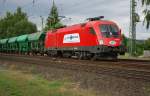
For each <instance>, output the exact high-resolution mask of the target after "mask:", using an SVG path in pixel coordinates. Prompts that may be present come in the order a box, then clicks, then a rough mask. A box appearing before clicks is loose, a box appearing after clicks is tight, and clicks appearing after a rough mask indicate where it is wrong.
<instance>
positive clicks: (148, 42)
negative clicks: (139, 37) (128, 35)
mask: <svg viewBox="0 0 150 96" xmlns="http://www.w3.org/2000/svg"><path fill="white" fill-rule="evenodd" d="M144 49H145V50H150V38H149V39H147V40H146V41H145V46H144Z"/></svg>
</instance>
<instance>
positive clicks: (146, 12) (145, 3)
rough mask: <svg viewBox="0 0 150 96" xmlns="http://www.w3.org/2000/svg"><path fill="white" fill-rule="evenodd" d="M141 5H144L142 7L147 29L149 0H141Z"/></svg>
mask: <svg viewBox="0 0 150 96" xmlns="http://www.w3.org/2000/svg"><path fill="white" fill-rule="evenodd" d="M141 1H142V5H143V6H144V7H145V9H144V11H143V12H144V15H145V17H144V23H145V24H146V28H147V29H149V27H150V0H141Z"/></svg>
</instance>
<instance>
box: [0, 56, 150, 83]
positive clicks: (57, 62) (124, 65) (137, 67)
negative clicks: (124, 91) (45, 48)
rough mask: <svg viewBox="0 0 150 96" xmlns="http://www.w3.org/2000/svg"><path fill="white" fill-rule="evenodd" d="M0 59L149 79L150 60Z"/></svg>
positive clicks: (7, 57) (29, 57)
mask: <svg viewBox="0 0 150 96" xmlns="http://www.w3.org/2000/svg"><path fill="white" fill-rule="evenodd" d="M0 60H5V61H6V60H7V61H8V60H9V61H15V62H20V63H21V62H23V63H26V64H32V65H33V64H35V65H38V66H44V67H55V68H61V69H68V70H75V71H85V72H90V73H94V74H98V75H102V74H103V75H110V76H117V77H121V78H130V79H138V80H146V81H150V61H148V60H147V61H145V60H128V59H125V60H124V59H120V60H118V61H113V62H112V61H89V60H76V59H66V58H50V57H43V56H23V55H21V56H19V55H6V54H5V55H4V54H3V55H1V56H0Z"/></svg>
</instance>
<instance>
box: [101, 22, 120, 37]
mask: <svg viewBox="0 0 150 96" xmlns="http://www.w3.org/2000/svg"><path fill="white" fill-rule="evenodd" d="M100 31H101V32H102V36H103V37H119V30H118V28H117V26H116V25H108V24H104V25H100Z"/></svg>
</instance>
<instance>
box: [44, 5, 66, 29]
mask: <svg viewBox="0 0 150 96" xmlns="http://www.w3.org/2000/svg"><path fill="white" fill-rule="evenodd" d="M62 26H63V24H61V23H60V19H59V15H58V10H57V7H56V5H55V3H54V2H53V6H52V8H51V10H50V14H49V16H48V18H47V23H46V27H45V31H47V30H49V29H56V28H60V27H62Z"/></svg>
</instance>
